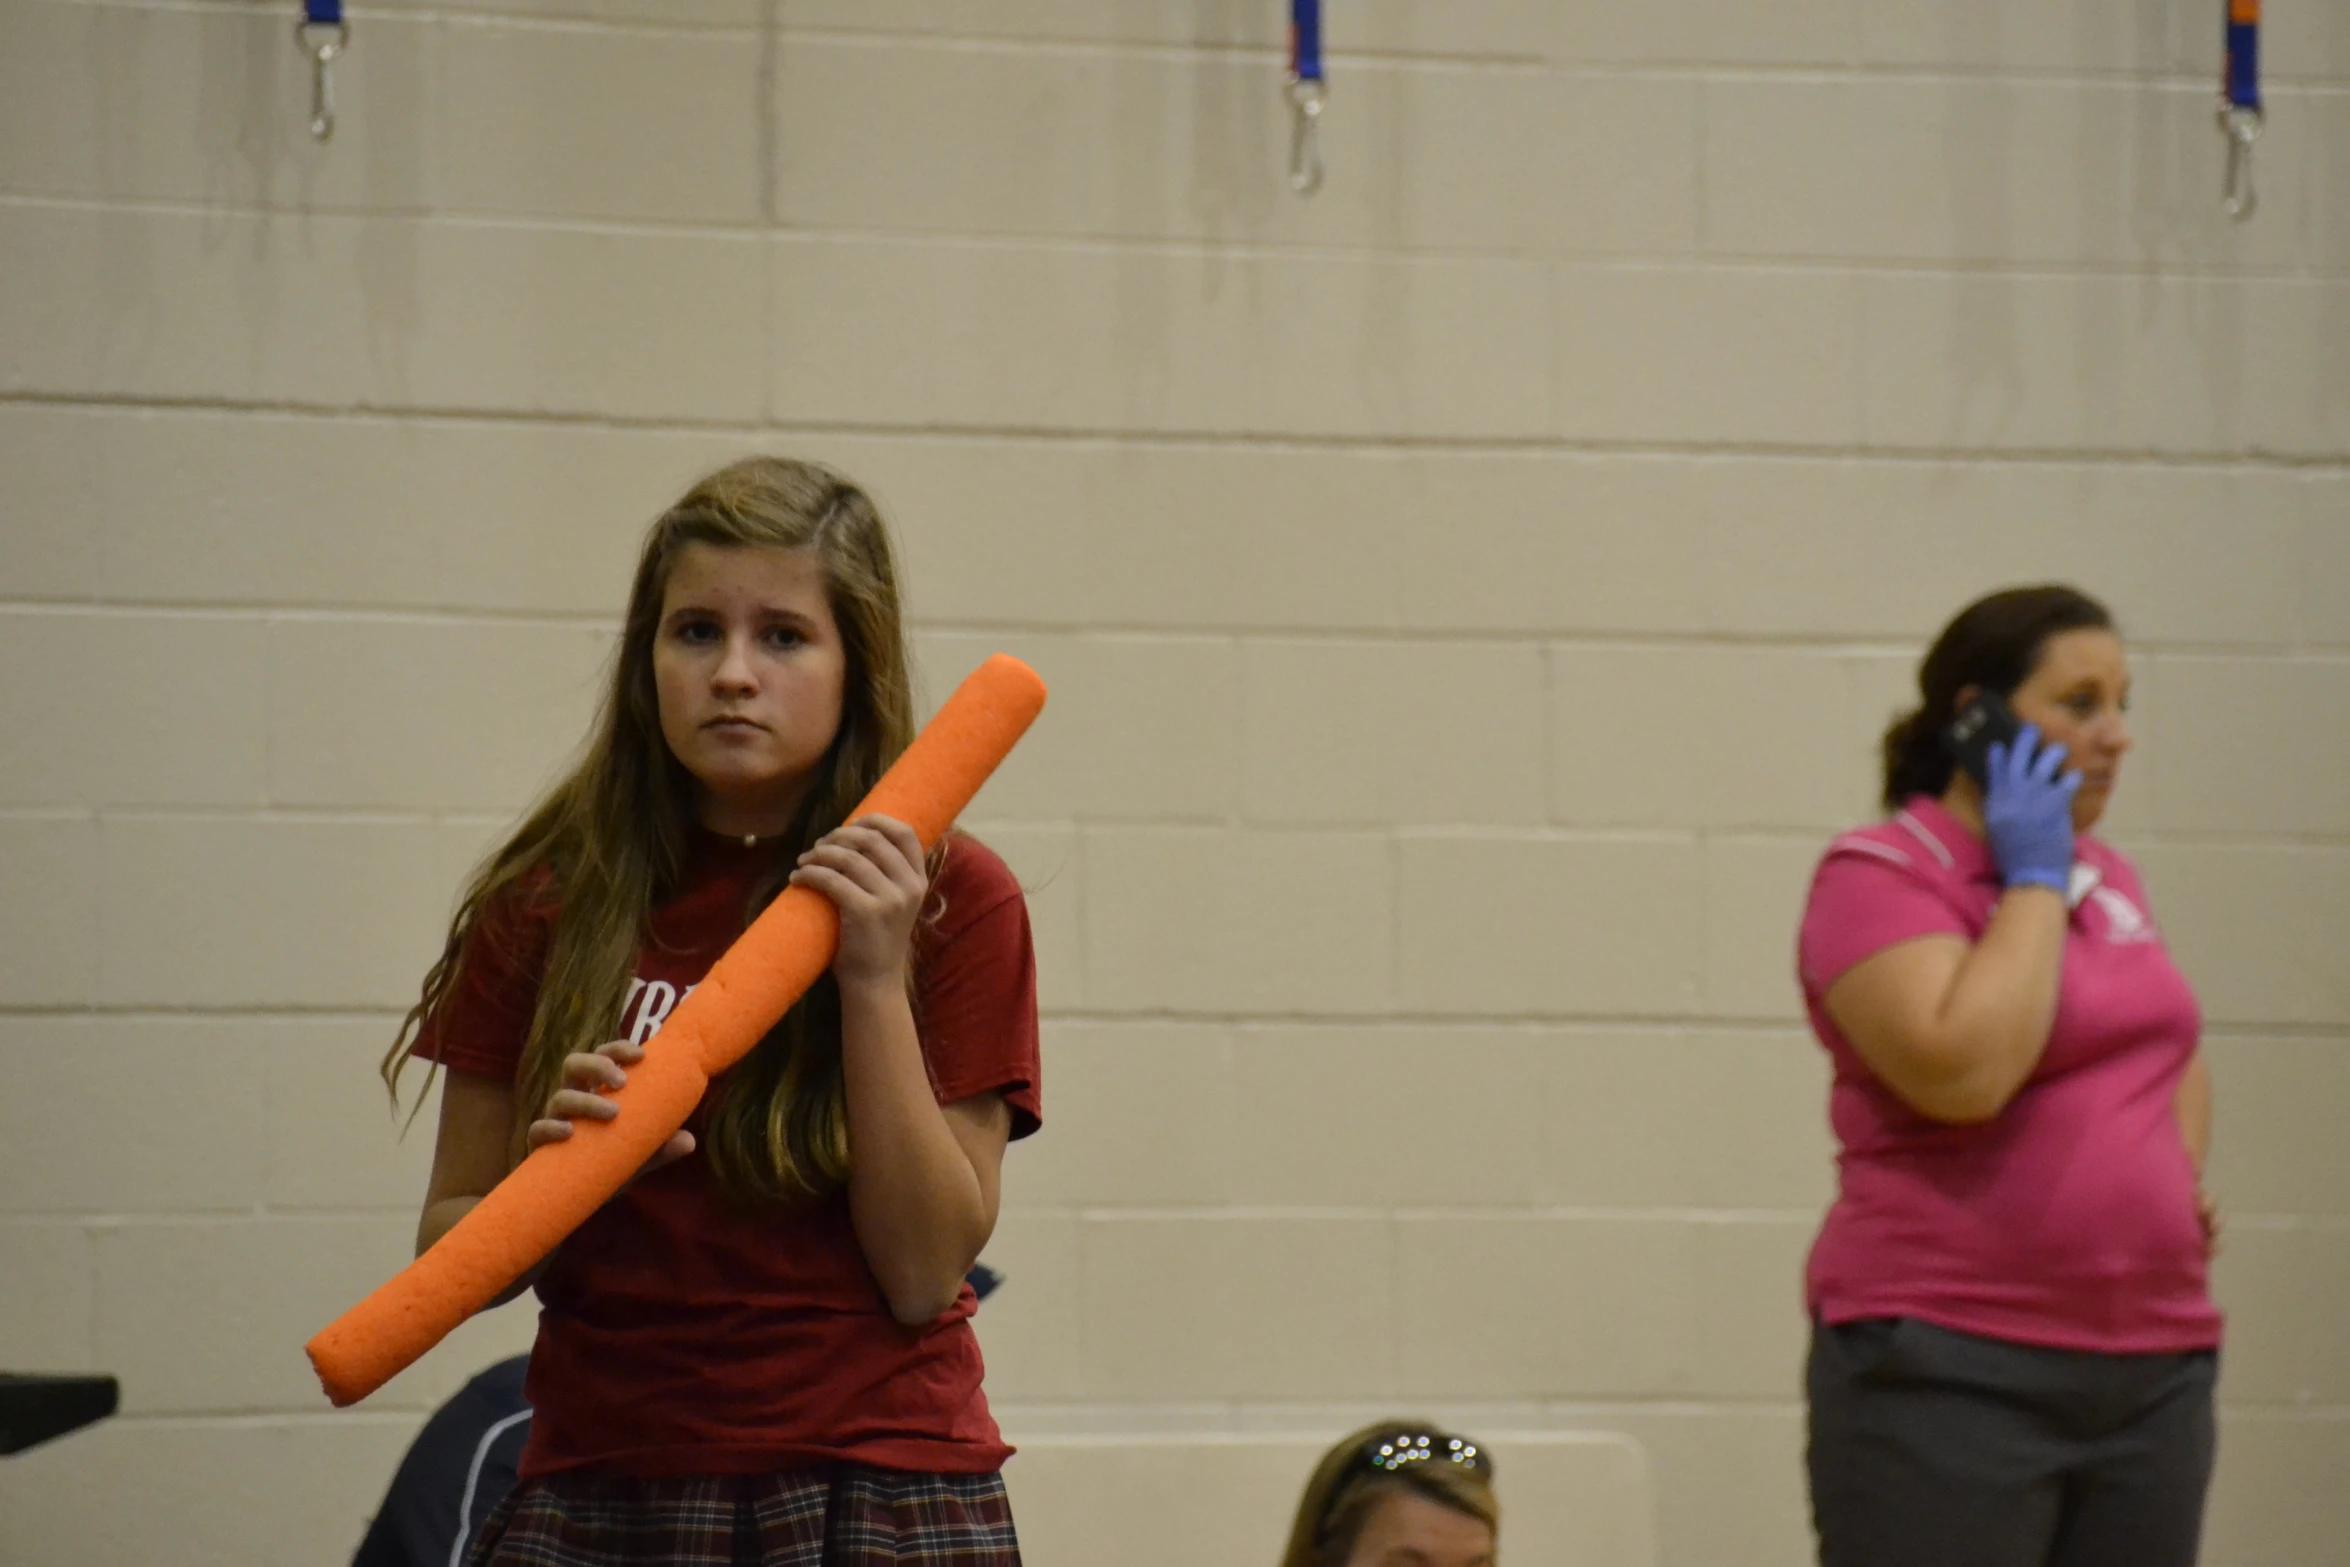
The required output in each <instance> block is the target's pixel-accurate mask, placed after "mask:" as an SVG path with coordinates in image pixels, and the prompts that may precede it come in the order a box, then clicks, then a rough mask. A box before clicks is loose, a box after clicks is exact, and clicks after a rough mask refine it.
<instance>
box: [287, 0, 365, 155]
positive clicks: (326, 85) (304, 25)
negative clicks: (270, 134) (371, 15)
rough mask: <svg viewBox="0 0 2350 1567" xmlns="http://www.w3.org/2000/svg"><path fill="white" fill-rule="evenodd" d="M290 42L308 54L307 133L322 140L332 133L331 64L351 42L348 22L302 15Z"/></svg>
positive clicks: (333, 78) (332, 92)
mask: <svg viewBox="0 0 2350 1567" xmlns="http://www.w3.org/2000/svg"><path fill="white" fill-rule="evenodd" d="M314 34H315V35H317V36H315V37H314V36H313V35H314ZM294 42H295V43H296V44H298V45H300V46H301V50H302V52H303V53H304V54H306V55H308V56H310V134H311V135H313V136H315V137H317V138H318V139H319V140H320V141H324V140H326V139H327V138H328V137H329V136H332V135H333V134H334V133H335V76H334V71H333V69H332V67H333V65H334V61H335V57H336V56H337V55H339V54H341V53H342V52H343V51H344V50H345V49H347V48H349V47H350V45H351V24H350V23H348V22H335V23H332V24H325V23H317V22H312V21H310V20H309V19H308V18H307V17H305V18H304V19H303V20H301V21H299V22H296V23H295V24H294Z"/></svg>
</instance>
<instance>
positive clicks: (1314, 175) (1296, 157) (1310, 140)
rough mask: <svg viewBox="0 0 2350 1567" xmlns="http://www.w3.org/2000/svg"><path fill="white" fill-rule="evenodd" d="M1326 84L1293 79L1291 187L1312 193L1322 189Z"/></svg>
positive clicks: (1291, 104)
mask: <svg viewBox="0 0 2350 1567" xmlns="http://www.w3.org/2000/svg"><path fill="white" fill-rule="evenodd" d="M1322 103H1323V91H1322V83H1321V82H1320V81H1319V80H1318V79H1311V78H1302V77H1295V76H1293V77H1291V78H1290V80H1289V188H1290V189H1291V190H1294V191H1296V192H1297V193H1298V194H1299V195H1301V196H1310V195H1312V194H1313V193H1314V192H1315V191H1317V190H1319V189H1321V188H1322Z"/></svg>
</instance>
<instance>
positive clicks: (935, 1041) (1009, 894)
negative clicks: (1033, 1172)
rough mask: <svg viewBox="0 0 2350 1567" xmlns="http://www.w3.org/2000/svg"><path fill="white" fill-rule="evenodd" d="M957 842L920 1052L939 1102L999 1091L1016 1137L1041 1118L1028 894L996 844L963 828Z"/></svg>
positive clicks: (931, 950) (920, 986)
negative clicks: (990, 844)
mask: <svg viewBox="0 0 2350 1567" xmlns="http://www.w3.org/2000/svg"><path fill="white" fill-rule="evenodd" d="M950 844H951V847H950V848H949V849H948V851H947V861H946V865H945V867H944V868H942V869H941V871H940V873H939V878H938V881H939V894H940V896H941V898H942V899H943V900H944V905H945V906H944V910H943V912H942V913H941V914H940V916H939V919H938V922H937V924H936V925H934V926H932V927H931V929H930V931H929V933H928V940H927V941H926V943H925V950H924V953H923V956H922V969H921V975H920V978H919V981H918V983H917V987H916V989H917V993H918V996H919V1003H920V1004H919V1007H918V1010H917V1011H916V1014H915V1023H916V1027H917V1029H918V1030H919V1032H920V1034H921V1036H922V1053H923V1055H924V1057H925V1058H926V1059H927V1060H928V1062H929V1064H930V1078H931V1083H932V1086H933V1088H934V1090H935V1092H936V1093H937V1095H938V1101H939V1103H941V1104H952V1103H954V1102H955V1101H956V1100H959V1099H970V1098H973V1097H975V1096H976V1095H979V1094H989V1093H995V1094H1002V1095H1003V1096H1004V1102H1005V1103H1006V1104H1008V1105H1010V1106H1011V1109H1012V1136H1013V1137H1014V1138H1021V1137H1026V1136H1028V1135H1029V1134H1030V1133H1032V1132H1034V1131H1035V1130H1036V1129H1037V1128H1038V1127H1039V1126H1040V1125H1042V1124H1043V1120H1044V1109H1043V1096H1042V1088H1043V1081H1042V1079H1043V1072H1042V1067H1041V1061H1040V1051H1039V1049H1038V1045H1037V1026H1036V948H1035V944H1034V942H1033V941H1032V939H1031V937H1030V933H1029V928H1028V900H1027V898H1026V897H1024V896H1023V895H1022V894H1021V891H1020V883H1019V882H1018V881H1017V880H1016V879H1014V877H1013V875H1012V872H1011V869H1010V868H1009V867H1008V866H1006V865H1005V864H1004V862H1003V861H1002V860H1001V859H998V858H997V857H996V855H995V852H994V851H993V850H991V849H989V848H988V847H987V846H986V845H984V844H982V843H980V842H979V841H978V840H976V839H973V838H967V837H963V836H960V835H958V836H956V837H955V838H953V839H952V840H950Z"/></svg>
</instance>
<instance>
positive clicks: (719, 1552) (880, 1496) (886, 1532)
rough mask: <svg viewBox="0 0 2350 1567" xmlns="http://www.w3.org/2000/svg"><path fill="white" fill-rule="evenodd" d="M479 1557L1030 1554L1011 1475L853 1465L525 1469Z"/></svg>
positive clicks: (979, 1564) (734, 1561) (1012, 1560)
mask: <svg viewBox="0 0 2350 1567" xmlns="http://www.w3.org/2000/svg"><path fill="white" fill-rule="evenodd" d="M466 1561H467V1564H468V1567H889V1564H895V1563H919V1564H923V1567H1019V1563H1020V1542H1019V1540H1018V1539H1017V1538H1016V1537H1015V1536H1014V1535H1013V1533H1012V1503H1011V1499H1010V1498H1009V1497H1007V1496H1006V1495H1005V1494H1004V1477H1003V1476H1002V1475H1000V1474H990V1475H935V1474H903V1473H900V1472H898V1471H895V1470H888V1469H867V1468H864V1467H863V1466H861V1465H857V1464H843V1465H840V1466H838V1467H836V1468H832V1469H811V1470H797V1471H793V1472H790V1473H785V1474H772V1475H758V1476H744V1477H734V1476H697V1477H694V1478H691V1479H679V1480H625V1479H613V1478H608V1477H603V1476H591V1475H562V1474H559V1475H550V1476H548V1477H546V1478H545V1479H542V1480H525V1481H524V1482H523V1483H522V1484H520V1485H518V1486H516V1487H515V1488H514V1490H513V1491H512V1492H511V1493H510V1494H509V1495H508V1496H507V1498H506V1500H505V1501H504V1502H503V1503H502V1504H501V1505H500V1506H499V1508H498V1510H497V1511H496V1512H494V1513H492V1514H491V1515H490V1516H489V1518H488V1519H487V1520H486V1521H485V1522H484V1523H483V1524H482V1529H481V1533H480V1535H479V1536H477V1537H476V1538H475V1540H474V1542H473V1550H472V1552H471V1553H470V1554H469V1555H468V1556H467V1558H466Z"/></svg>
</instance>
